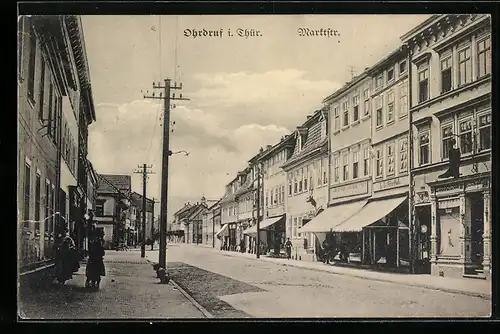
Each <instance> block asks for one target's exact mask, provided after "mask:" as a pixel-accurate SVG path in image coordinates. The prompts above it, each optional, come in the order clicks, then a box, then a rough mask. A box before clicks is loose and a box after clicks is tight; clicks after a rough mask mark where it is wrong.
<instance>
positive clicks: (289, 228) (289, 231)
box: [286, 217, 293, 238]
mask: <svg viewBox="0 0 500 334" xmlns="http://www.w3.org/2000/svg"><path fill="white" fill-rule="evenodd" d="M292 224H293V223H292V217H290V218H288V222H287V224H286V237H287V238H291V237H292Z"/></svg>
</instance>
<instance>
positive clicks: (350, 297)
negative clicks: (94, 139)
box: [147, 244, 491, 318]
mask: <svg viewBox="0 0 500 334" xmlns="http://www.w3.org/2000/svg"><path fill="white" fill-rule="evenodd" d="M147 257H148V258H149V259H151V260H152V261H155V262H156V261H157V258H158V252H157V251H152V252H151V251H150V252H148V253H147ZM167 261H168V263H169V264H170V265H169V273H170V275H171V276H172V279H174V280H176V282H177V283H179V285H180V286H183V285H184V286H183V288H185V289H186V290H188V289H191V291H190V293H191V294H192V295H193V296H194V297H195V299H196V298H197V296H196V295H204V294H205V295H206V294H212V295H215V296H217V297H218V298H219V299H220V300H222V301H225V302H226V303H228V304H229V305H231V306H233V307H234V308H235V309H238V310H240V311H241V312H244V313H246V314H247V315H248V316H251V317H259V318H274V317H276V318H278V317H347V318H353V317H363V318H366V317H483V316H489V313H490V310H491V301H490V300H487V299H483V298H479V297H472V296H466V295H461V294H453V293H448V292H441V291H435V290H429V289H425V288H419V287H411V286H403V285H399V284H393V283H387V282H377V281H370V280H366V279H361V278H357V277H349V276H343V275H335V274H332V273H326V272H317V271H311V270H307V269H302V268H293V267H284V266H280V265H277V264H274V263H268V262H263V261H256V260H253V259H248V258H242V257H230V256H227V255H225V254H224V252H217V251H213V250H211V249H207V248H205V247H196V246H188V245H178V244H170V245H169V248H168V252H167ZM283 261H288V260H283ZM181 264H182V265H183V266H186V265H190V266H195V267H198V268H200V269H202V270H206V271H208V272H210V273H211V274H210V275H211V277H203V276H196V275H194V276H189V277H188V275H187V274H185V275H184V276H182V275H181V274H180V272H181V271H182V270H181V269H179V267H180V266H181ZM207 278H208V279H207ZM218 279H223V280H224V281H225V287H226V289H225V290H223V289H220V285H221V283H219V282H218V281H217V280H218ZM186 285H188V286H186ZM198 302H199V303H200V304H201V305H202V306H205V305H204V304H203V300H198ZM209 311H210V310H209Z"/></svg>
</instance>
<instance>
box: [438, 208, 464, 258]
mask: <svg viewBox="0 0 500 334" xmlns="http://www.w3.org/2000/svg"><path fill="white" fill-rule="evenodd" d="M438 216H439V228H438V231H439V235H438V239H439V240H440V242H439V244H440V245H439V246H440V247H439V254H440V255H443V256H459V255H460V218H459V216H460V209H459V208H458V207H454V208H446V209H438Z"/></svg>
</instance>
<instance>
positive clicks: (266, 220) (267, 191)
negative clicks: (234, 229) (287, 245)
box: [246, 135, 295, 251]
mask: <svg viewBox="0 0 500 334" xmlns="http://www.w3.org/2000/svg"><path fill="white" fill-rule="evenodd" d="M294 145H295V138H294V137H293V136H289V135H288V136H285V137H282V138H281V140H280V141H279V142H278V143H277V144H275V145H268V146H267V148H266V150H262V151H261V152H260V154H259V156H258V162H257V163H258V164H259V165H260V167H261V169H262V175H261V181H262V182H261V184H260V187H261V198H262V200H261V208H262V209H261V215H260V216H261V219H262V221H261V222H260V225H259V228H260V232H259V233H260V238H259V239H260V241H261V243H262V244H263V248H264V249H274V248H276V250H277V251H279V250H280V249H281V248H282V247H283V244H284V242H285V237H286V210H285V198H286V185H287V178H286V173H285V171H284V170H283V169H282V168H281V166H282V165H283V164H284V163H285V162H286V161H287V160H288V159H289V158H290V157H291V156H292V153H293V148H294ZM254 216H256V215H255V214H254ZM246 232H247V233H248V234H249V235H250V236H253V237H255V236H256V234H257V226H256V225H254V226H253V228H252V229H251V230H250V229H249V230H247V231H246Z"/></svg>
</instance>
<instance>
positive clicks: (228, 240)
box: [217, 177, 240, 250]
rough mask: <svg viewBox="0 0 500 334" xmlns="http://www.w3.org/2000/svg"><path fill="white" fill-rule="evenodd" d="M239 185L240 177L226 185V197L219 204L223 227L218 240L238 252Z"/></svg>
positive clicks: (218, 234)
mask: <svg viewBox="0 0 500 334" xmlns="http://www.w3.org/2000/svg"><path fill="white" fill-rule="evenodd" d="M239 184H240V179H239V177H236V178H234V179H233V180H231V181H230V182H229V183H228V184H227V185H226V189H225V193H224V196H223V197H222V199H221V200H220V203H219V204H220V208H221V224H222V227H221V229H220V230H219V232H217V238H219V239H220V240H221V242H222V245H223V246H224V245H225V246H226V249H227V250H236V223H237V221H238V217H237V202H236V196H235V193H236V191H237V190H238V189H239Z"/></svg>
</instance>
